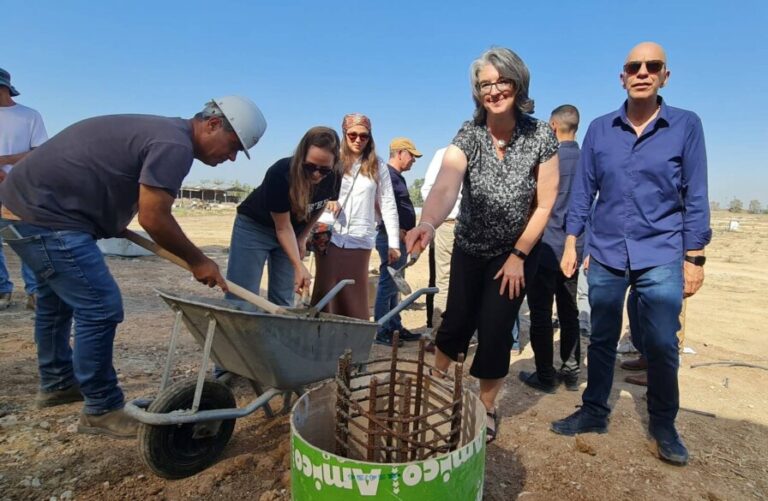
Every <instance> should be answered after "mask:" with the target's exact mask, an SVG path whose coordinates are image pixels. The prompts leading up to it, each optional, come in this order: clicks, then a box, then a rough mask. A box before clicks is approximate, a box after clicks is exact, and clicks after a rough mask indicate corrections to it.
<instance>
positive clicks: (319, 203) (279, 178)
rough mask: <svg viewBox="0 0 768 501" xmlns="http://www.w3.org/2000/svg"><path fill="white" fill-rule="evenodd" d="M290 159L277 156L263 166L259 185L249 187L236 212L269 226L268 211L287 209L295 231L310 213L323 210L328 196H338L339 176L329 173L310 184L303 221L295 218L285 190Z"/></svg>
mask: <svg viewBox="0 0 768 501" xmlns="http://www.w3.org/2000/svg"><path fill="white" fill-rule="evenodd" d="M291 159H292V157H288V158H283V159H280V160H278V161H277V162H275V163H274V165H272V167H270V168H269V169H267V173H266V174H265V175H264V180H263V181H262V182H261V185H260V186H259V187H258V188H256V189H255V190H253V191H252V192H251V194H250V195H248V198H246V199H245V200H244V201H243V203H241V204H240V205H239V206H238V207H237V212H238V213H239V214H243V215H245V216H248V217H249V218H251V219H253V220H254V221H256V222H257V223H259V224H261V225H264V226H267V227H269V228H274V227H275V221H274V219H272V214H271V213H272V212H276V213H278V214H279V213H283V212H290V213H291V225H293V230H294V231H295V232H296V234H297V235H298V234H299V233H301V231H302V230H303V229H304V228H306V226H307V222H308V221H309V220H310V219H312V217H313V216H314V215H316V214H317V213H318V212H320V211H321V210H323V208H324V207H325V204H326V202H328V201H329V200H338V198H339V188H340V187H341V176H337V175H336V174H335V173H331V174H329V175H327V176H325V177H324V178H323V180H322V181H320V182H319V183H318V184H316V185H314V186H313V187H312V195H311V197H312V198H311V200H310V203H309V205H308V206H307V211H308V213H309V214H308V216H307V219H306V220H304V221H299V220H298V219H297V218H296V215H295V214H294V213H293V211H291V200H290V197H289V190H290V186H291Z"/></svg>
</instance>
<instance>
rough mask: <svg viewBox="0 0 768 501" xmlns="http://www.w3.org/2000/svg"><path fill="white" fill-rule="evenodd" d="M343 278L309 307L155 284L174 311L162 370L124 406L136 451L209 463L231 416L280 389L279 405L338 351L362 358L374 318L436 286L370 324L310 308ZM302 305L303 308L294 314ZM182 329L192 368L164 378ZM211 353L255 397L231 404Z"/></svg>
mask: <svg viewBox="0 0 768 501" xmlns="http://www.w3.org/2000/svg"><path fill="white" fill-rule="evenodd" d="M349 283H354V281H352V280H343V281H342V282H340V283H339V284H337V285H336V287H334V288H333V289H332V290H331V291H330V292H329V293H328V294H327V295H326V296H325V297H324V298H323V299H322V300H321V301H319V302H318V303H317V305H315V306H314V307H312V308H309V309H308V310H306V309H305V310H291V309H289V310H288V311H287V312H286V314H273V313H267V312H265V311H263V310H261V309H259V308H258V307H256V306H255V305H253V304H250V303H247V302H242V301H236V300H225V299H210V298H196V297H181V296H177V295H174V294H172V293H169V292H164V291H157V293H158V294H159V296H160V297H161V298H162V299H163V300H164V301H165V302H166V303H167V304H168V306H170V307H171V309H172V310H173V311H174V312H175V315H176V318H175V321H174V324H173V328H172V331H171V338H170V342H169V346H168V355H167V358H166V363H165V369H164V371H163V375H162V379H161V382H160V389H159V392H158V394H157V396H156V397H155V398H154V399H137V400H134V401H132V402H128V403H127V404H126V406H125V412H126V413H127V414H128V415H129V416H131V417H133V418H134V419H136V420H138V421H139V422H140V423H141V424H140V425H139V435H138V442H139V455H140V457H141V458H142V460H143V462H144V463H145V464H146V465H147V466H148V467H149V468H150V469H151V470H152V471H154V472H155V473H156V474H157V475H159V476H161V477H164V478H169V479H177V478H184V477H188V476H190V475H194V474H195V473H198V472H200V471H202V470H204V469H206V468H207V467H209V466H210V465H212V464H213V463H215V462H216V461H217V459H218V458H219V456H220V455H221V453H222V452H223V451H224V449H225V447H226V446H227V443H228V442H229V439H230V438H231V436H232V432H233V430H234V427H235V420H236V419H237V418H241V417H245V416H248V415H250V414H252V413H254V412H256V411H257V410H259V409H263V410H264V412H265V413H266V414H267V416H269V417H271V416H272V410H271V407H270V406H269V403H270V401H271V400H272V399H273V398H274V397H276V396H278V395H282V396H283V412H287V411H288V409H290V397H291V395H292V394H293V393H296V394H297V395H301V394H303V393H304V391H305V387H306V386H307V385H309V384H311V383H316V382H319V381H322V380H324V379H328V378H330V377H333V376H334V375H335V373H336V366H337V363H338V358H339V356H341V355H342V354H343V353H344V352H345V350H347V349H349V350H351V352H352V362H353V364H363V363H365V362H366V361H367V360H368V357H369V353H370V350H371V345H372V343H373V339H374V337H375V335H376V331H377V328H378V327H379V325H384V324H385V323H386V322H387V320H389V318H390V317H392V316H393V315H396V314H397V313H399V312H400V311H401V310H403V309H404V308H406V307H407V306H409V305H410V304H411V303H413V302H414V301H415V300H416V299H417V298H419V297H420V296H421V295H423V294H434V293H436V292H437V290H438V289H436V288H424V289H420V290H418V291H416V292H415V293H413V294H411V295H410V296H408V297H407V298H406V299H405V300H403V301H402V302H401V303H400V304H398V305H397V306H396V307H395V308H394V309H392V311H390V312H389V313H388V314H387V315H385V316H383V317H382V318H381V319H379V321H378V322H370V321H367V320H358V319H353V318H349V317H344V316H339V315H332V314H328V313H319V310H321V309H322V308H323V307H324V306H325V304H327V303H328V302H329V301H330V300H331V298H332V297H333V296H334V295H335V294H336V293H338V291H339V290H341V288H342V287H344V286H345V285H347V284H349ZM300 312H305V313H307V312H308V313H307V314H304V315H297V314H296V313H300ZM182 323H183V324H184V325H185V326H186V327H187V330H189V332H190V333H191V334H192V336H193V337H194V338H195V340H196V341H197V342H198V343H199V344H200V345H201V346H202V348H203V353H202V359H201V363H200V368H199V370H198V373H197V376H195V377H191V378H187V379H184V380H181V381H178V382H176V383H173V384H171V382H170V380H171V370H172V367H173V363H174V360H173V359H174V353H175V351H176V344H177V341H178V337H179V331H180V330H181V324H182ZM211 359H212V360H213V361H214V362H215V363H216V364H217V365H218V366H219V367H221V368H223V369H225V370H226V371H229V372H232V373H234V374H237V375H240V376H242V377H244V378H246V379H248V380H249V381H250V382H251V385H252V387H253V388H254V390H255V392H256V398H255V399H254V400H252V401H251V402H250V403H249V404H248V405H246V406H245V407H241V408H238V407H237V403H236V401H235V397H234V395H233V393H232V390H231V389H230V388H229V387H228V386H227V385H226V384H224V383H223V382H220V381H218V380H216V379H214V378H212V377H210V376H209V374H210V373H209V364H210V361H211Z"/></svg>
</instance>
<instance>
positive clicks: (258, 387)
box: [248, 379, 275, 419]
mask: <svg viewBox="0 0 768 501" xmlns="http://www.w3.org/2000/svg"><path fill="white" fill-rule="evenodd" d="M248 382H249V383H251V388H253V391H254V392H255V393H256V396H257V397H260V396H261V395H263V394H264V390H263V389H262V388H261V385H260V384H259V383H258V381H254V380H253V379H249V380H248ZM262 409H263V410H264V416H266V417H267V418H269V419H272V418H273V417H275V413H274V412H273V411H272V407H270V406H269V402H267V403H265V404H264V406H263V407H262Z"/></svg>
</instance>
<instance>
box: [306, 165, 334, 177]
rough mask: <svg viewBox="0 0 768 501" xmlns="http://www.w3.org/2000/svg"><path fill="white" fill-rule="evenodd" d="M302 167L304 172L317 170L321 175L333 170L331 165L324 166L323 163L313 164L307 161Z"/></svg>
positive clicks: (309, 172)
mask: <svg viewBox="0 0 768 501" xmlns="http://www.w3.org/2000/svg"><path fill="white" fill-rule="evenodd" d="M303 167H304V172H306V173H307V174H312V173H313V172H318V173H320V175H321V176H323V177H325V176H327V175H328V174H330V173H331V172H333V169H332V168H331V167H326V166H325V165H315V164H313V163H309V162H307V163H305V164H304V165H303Z"/></svg>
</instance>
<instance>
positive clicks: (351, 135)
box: [347, 132, 371, 143]
mask: <svg viewBox="0 0 768 501" xmlns="http://www.w3.org/2000/svg"><path fill="white" fill-rule="evenodd" d="M347 138H348V139H349V140H350V141H352V142H353V143H354V142H355V141H357V138H360V141H362V142H363V143H364V142H366V141H368V140H369V139H370V138H371V135H370V134H368V133H367V132H347Z"/></svg>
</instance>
